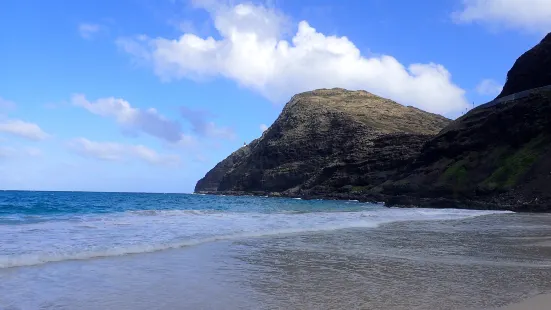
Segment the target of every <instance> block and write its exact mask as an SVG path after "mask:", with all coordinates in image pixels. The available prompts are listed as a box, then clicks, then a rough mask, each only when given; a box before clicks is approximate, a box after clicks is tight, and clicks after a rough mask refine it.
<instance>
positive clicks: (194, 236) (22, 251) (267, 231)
mask: <svg viewBox="0 0 551 310" xmlns="http://www.w3.org/2000/svg"><path fill="white" fill-rule="evenodd" d="M494 213H501V212H493V211H468V210H455V209H440V210H432V209H431V210H428V209H392V208H373V210H366V211H357V212H309V213H308V212H306V213H305V212H301V213H297V212H285V213H284V212H281V213H258V212H257V213H253V212H250V213H245V212H221V211H213V210H143V211H129V212H124V213H118V214H106V215H88V216H82V217H80V218H79V219H78V220H74V219H73V220H59V221H46V222H38V223H29V224H25V225H0V248H1V250H2V251H0V253H1V255H0V268H9V267H17V266H29V265H36V264H43V263H48V262H59V261H65V260H83V259H90V258H98V257H108V256H119V255H127V254H138V253H146V252H154V251H161V250H166V249H173V248H181V247H187V246H193V245H197V244H201V243H206V242H215V241H220V240H234V239H240V238H252V237H265V236H274V235H284V234H296V233H306V232H317V231H332V230H338V229H346V228H372V227H377V226H378V225H381V224H385V223H390V222H397V221H415V220H455V219H465V218H469V217H474V216H480V215H487V214H494ZM91 228H93V229H91Z"/></svg>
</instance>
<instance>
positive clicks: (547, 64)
mask: <svg viewBox="0 0 551 310" xmlns="http://www.w3.org/2000/svg"><path fill="white" fill-rule="evenodd" d="M547 85H551V33H549V34H548V35H547V36H545V38H544V39H543V40H541V42H540V43H539V44H538V45H536V46H534V47H533V48H532V49H530V50H529V51H527V52H526V53H524V54H522V56H520V57H519V58H518V59H517V61H516V62H515V64H514V65H513V67H512V68H511V70H509V72H508V73H507V82H506V83H505V85H504V86H503V90H502V91H501V93H500V94H499V96H497V98H501V97H504V96H507V95H511V94H514V93H518V92H521V91H524V90H528V89H532V88H538V87H542V86H547Z"/></svg>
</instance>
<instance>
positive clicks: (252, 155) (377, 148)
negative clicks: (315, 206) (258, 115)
mask: <svg viewBox="0 0 551 310" xmlns="http://www.w3.org/2000/svg"><path fill="white" fill-rule="evenodd" d="M449 123H450V120H448V119H446V118H444V117H442V116H440V115H436V114H431V113H427V112H424V111H422V110H419V109H416V108H413V107H405V106H403V105H400V104H398V103H396V102H394V101H391V100H388V99H384V98H381V97H378V96H375V95H373V94H370V93H368V92H365V91H348V90H345V89H339V88H334V89H319V90H314V91H310V92H305V93H301V94H297V95H295V96H293V98H291V100H290V101H289V102H288V103H287V104H286V106H285V107H284V109H283V111H282V112H281V114H280V116H279V117H278V119H277V120H276V121H275V122H274V124H273V125H272V126H270V128H268V130H266V131H265V132H264V133H263V135H262V137H260V138H259V139H257V140H255V141H253V142H251V143H250V144H249V145H247V146H244V147H242V148H240V149H239V150H237V151H236V152H234V153H233V154H231V155H230V156H229V157H228V158H226V159H225V160H223V161H222V162H220V163H219V164H218V165H216V166H215V167H214V168H213V169H212V170H211V171H209V172H208V173H207V174H206V176H205V177H204V178H203V179H201V180H200V181H199V182H198V183H197V186H196V188H195V191H196V192H199V193H227V194H243V193H253V194H259V195H265V194H270V195H285V196H297V195H300V196H309V197H311V196H323V197H328V196H334V195H336V196H339V195H338V194H339V193H345V194H346V193H348V192H350V191H352V190H360V189H369V188H371V187H374V186H376V185H379V184H381V183H382V182H384V181H385V180H387V179H388V178H389V177H390V176H391V175H394V174H395V173H396V171H397V169H399V168H400V167H403V166H404V165H405V163H407V162H408V161H410V160H411V159H413V158H414V157H416V156H417V154H418V153H419V150H420V149H421V147H422V145H423V144H424V143H425V142H426V141H427V140H428V139H429V138H430V137H432V136H433V135H435V134H437V133H438V132H439V131H440V130H441V129H442V128H444V127H445V126H446V125H448V124H449Z"/></svg>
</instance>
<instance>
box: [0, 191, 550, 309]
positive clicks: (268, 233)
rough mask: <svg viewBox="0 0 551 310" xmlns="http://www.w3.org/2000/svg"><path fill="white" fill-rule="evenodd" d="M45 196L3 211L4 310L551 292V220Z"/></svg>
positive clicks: (468, 304)
mask: <svg viewBox="0 0 551 310" xmlns="http://www.w3.org/2000/svg"><path fill="white" fill-rule="evenodd" d="M33 195H34V194H33ZM40 195H41V194H36V197H34V198H33V199H29V200H32V201H35V202H40V203H41V205H40V206H35V207H34V209H33V207H29V206H27V207H26V208H25V212H19V213H17V212H15V210H16V208H15V207H13V206H12V207H11V208H12V210H11V211H12V212H3V213H1V214H2V215H1V216H0V219H1V220H3V222H1V223H2V224H0V249H1V252H0V253H1V255H2V256H1V257H2V258H1V259H0V263H2V264H4V265H3V266H2V268H0V280H1V281H0V309H483V308H489V307H493V306H500V305H503V304H507V303H510V302H514V301H517V300H519V299H521V298H524V297H526V296H530V295H534V294H537V293H540V292H546V291H548V290H549V289H551V284H550V282H551V281H549V279H551V259H550V258H551V248H550V247H546V246H542V242H541V240H542V237H546V236H551V218H550V217H549V216H547V215H530V214H512V213H493V212H480V211H465V210H424V209H388V208H384V207H382V206H378V205H369V204H361V203H357V202H327V201H315V202H314V201H300V200H291V199H268V198H253V197H238V198H236V197H212V196H191V195H164V196H163V195H153V196H149V198H148V197H147V195H145V194H143V195H141V194H93V195H100V196H101V195H103V196H102V197H99V198H98V197H97V196H96V197H94V198H93V199H88V198H84V196H86V195H85V194H82V195H84V196H80V198H79V197H78V195H81V194H78V193H77V194H76V195H77V196H76V198H75V196H72V198H70V199H69V198H67V197H62V198H63V199H61V201H70V204H71V206H70V207H66V208H65V209H64V210H61V211H60V210H59V209H63V208H59V206H57V207H56V208H57V210H56V211H55V212H52V210H55V209H56V208H55V206H56V205H59V204H61V203H59V202H57V203H56V201H55V200H56V198H55V195H54V196H53V198H52V197H50V199H51V201H48V202H47V203H46V204H47V205H49V206H50V207H49V208H48V212H40V211H39V209H40V208H41V207H43V206H44V204H45V203H44V202H41V198H40ZM61 195H62V196H63V195H74V194H73V193H62V194H61ZM111 195H113V196H111ZM118 195H122V197H119V196H118ZM132 195H137V196H132ZM144 195H145V196H146V197H145V198H144V197H143V196H144ZM166 196H168V197H166ZM58 198H59V197H58ZM107 198H109V199H107ZM86 200H88V201H87V202H86ZM3 201H4V202H3V203H2V204H4V205H3V206H2V207H0V208H4V207H5V204H6V199H4V200H3ZM13 201H19V200H16V199H13V200H12V202H13ZM91 201H92V202H91ZM12 204H13V203H12ZM109 204H111V207H109V206H108V205H109ZM74 205H79V206H80V207H79V208H76V209H75V208H74ZM4 210H6V209H4ZM67 210H70V211H67ZM110 210H111V212H109V211H110ZM30 215H32V216H31V217H30V218H29V217H28V216H30ZM145 252H148V253H145ZM125 253H136V254H126V255H124V254H125ZM97 256H104V257H97ZM75 259H76V260H75Z"/></svg>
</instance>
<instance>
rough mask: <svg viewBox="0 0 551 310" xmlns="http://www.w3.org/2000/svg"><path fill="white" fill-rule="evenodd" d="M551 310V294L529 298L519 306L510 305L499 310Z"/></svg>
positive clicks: (518, 304)
mask: <svg viewBox="0 0 551 310" xmlns="http://www.w3.org/2000/svg"><path fill="white" fill-rule="evenodd" d="M549 309H551V294H542V295H538V296H536V297H532V298H529V299H527V300H525V301H522V302H520V303H517V304H513V305H509V306H506V307H503V308H499V309H498V310H549Z"/></svg>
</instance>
